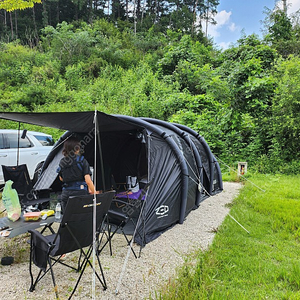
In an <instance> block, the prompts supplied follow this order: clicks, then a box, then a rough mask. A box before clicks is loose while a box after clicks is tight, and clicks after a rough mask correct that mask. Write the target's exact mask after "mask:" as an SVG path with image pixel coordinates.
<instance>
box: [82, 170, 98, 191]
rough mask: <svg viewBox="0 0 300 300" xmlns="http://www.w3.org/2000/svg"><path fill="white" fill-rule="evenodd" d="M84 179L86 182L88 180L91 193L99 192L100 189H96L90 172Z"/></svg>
mask: <svg viewBox="0 0 300 300" xmlns="http://www.w3.org/2000/svg"><path fill="white" fill-rule="evenodd" d="M84 180H85V182H86V184H87V186H88V189H89V193H90V194H94V193H96V194H99V191H96V188H95V186H94V183H93V181H92V178H91V175H90V174H86V175H84Z"/></svg>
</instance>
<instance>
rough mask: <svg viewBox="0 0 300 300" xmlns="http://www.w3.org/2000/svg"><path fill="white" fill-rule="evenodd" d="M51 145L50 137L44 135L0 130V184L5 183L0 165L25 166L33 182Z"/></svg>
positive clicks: (52, 142) (52, 143) (32, 132)
mask: <svg viewBox="0 0 300 300" xmlns="http://www.w3.org/2000/svg"><path fill="white" fill-rule="evenodd" d="M18 137H19V143H18ZM53 145H54V141H53V139H52V136H51V135H48V134H45V133H41V132H35V131H26V130H24V131H23V130H20V131H19V130H13V129H0V184H4V183H5V182H4V178H3V172H2V165H4V166H16V165H21V164H26V165H27V168H28V172H29V176H30V178H31V179H32V180H33V182H35V181H36V180H37V177H38V174H39V171H40V169H41V167H42V165H43V163H44V161H45V159H46V157H47V156H48V154H49V152H50V151H51V150H52V146H53ZM18 147H19V148H18Z"/></svg>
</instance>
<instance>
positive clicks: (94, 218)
mask: <svg viewBox="0 0 300 300" xmlns="http://www.w3.org/2000/svg"><path fill="white" fill-rule="evenodd" d="M94 125H95V131H96V130H97V111H96V110H95V116H94ZM96 150H97V136H96V135H95V143H94V178H93V179H94V183H96V181H97V154H96ZM96 202H97V201H96V184H95V189H94V197H93V238H94V240H93V274H92V299H93V300H94V299H96V273H95V270H96V269H95V267H96V250H97V249H96V243H97V236H96V218H97V214H96Z"/></svg>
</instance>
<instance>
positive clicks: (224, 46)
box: [218, 42, 232, 50]
mask: <svg viewBox="0 0 300 300" xmlns="http://www.w3.org/2000/svg"><path fill="white" fill-rule="evenodd" d="M231 44H232V43H231V42H227V43H226V42H221V43H219V44H218V46H219V47H220V48H222V49H224V50H225V49H228V48H229V46H230V45H231Z"/></svg>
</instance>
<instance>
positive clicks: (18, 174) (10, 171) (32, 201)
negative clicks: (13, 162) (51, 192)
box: [2, 164, 50, 208]
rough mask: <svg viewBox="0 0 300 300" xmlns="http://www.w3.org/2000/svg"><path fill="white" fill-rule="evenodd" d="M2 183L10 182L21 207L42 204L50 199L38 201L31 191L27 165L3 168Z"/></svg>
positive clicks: (34, 193)
mask: <svg viewBox="0 0 300 300" xmlns="http://www.w3.org/2000/svg"><path fill="white" fill-rule="evenodd" d="M2 171H3V177H4V181H5V182H6V181H8V180H12V181H13V185H12V187H13V188H14V189H15V190H16V191H17V193H18V196H19V201H20V204H21V207H22V208H24V207H26V206H29V205H36V204H42V203H45V202H49V200H50V198H49V197H47V198H41V199H38V196H37V194H36V192H35V191H34V190H33V186H32V181H31V179H30V177H29V173H28V169H27V165H25V164H22V165H18V166H3V165H2Z"/></svg>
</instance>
